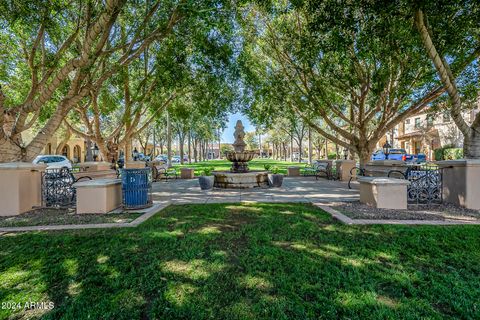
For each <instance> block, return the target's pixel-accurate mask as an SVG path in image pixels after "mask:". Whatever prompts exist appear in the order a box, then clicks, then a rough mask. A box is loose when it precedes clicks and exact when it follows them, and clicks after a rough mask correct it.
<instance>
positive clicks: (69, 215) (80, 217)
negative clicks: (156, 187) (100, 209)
mask: <svg viewBox="0 0 480 320" xmlns="http://www.w3.org/2000/svg"><path fill="white" fill-rule="evenodd" d="M141 215H142V214H141V213H138V212H131V213H130V212H122V213H107V214H76V213H75V209H73V208H62V209H56V208H42V209H35V210H32V211H29V212H26V213H23V214H20V215H17V216H8V217H0V227H25V226H43V225H63V224H92V223H127V222H131V221H133V220H135V219H136V218H138V217H139V216H141Z"/></svg>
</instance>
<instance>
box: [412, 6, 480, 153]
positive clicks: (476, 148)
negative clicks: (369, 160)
mask: <svg viewBox="0 0 480 320" xmlns="http://www.w3.org/2000/svg"><path fill="white" fill-rule="evenodd" d="M413 14H414V17H415V25H416V27H417V29H418V32H419V35H420V38H421V39H422V43H423V46H424V48H425V49H426V54H427V55H428V57H429V59H430V60H431V61H432V64H433V65H434V67H435V69H436V71H437V74H438V77H439V80H440V82H441V84H443V86H444V87H445V88H446V91H447V93H448V97H449V100H450V112H451V115H452V119H453V120H454V122H455V124H456V125H457V126H458V128H459V129H460V131H461V132H462V134H463V137H464V141H463V149H464V156H465V158H473V159H480V112H479V113H477V114H476V116H475V118H474V119H473V121H472V122H471V123H468V122H467V121H466V120H465V118H464V116H463V114H464V111H465V110H469V109H472V108H475V107H476V108H480V62H479V56H480V3H479V2H478V1H449V2H440V3H438V2H436V1H435V2H431V1H425V2H423V3H421V6H418V7H415V8H414V13H413ZM473 62H476V64H474V63H473ZM458 64H463V65H466V66H467V68H466V71H465V72H464V73H463V74H462V75H461V76H460V77H459V78H458V79H457V77H456V75H455V74H454V73H453V71H452V69H453V67H452V66H455V65H458Z"/></svg>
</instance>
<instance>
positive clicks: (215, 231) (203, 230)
mask: <svg viewBox="0 0 480 320" xmlns="http://www.w3.org/2000/svg"><path fill="white" fill-rule="evenodd" d="M197 233H200V234H205V235H206V234H219V233H222V231H220V229H219V228H218V227H216V226H206V227H203V228H201V229H200V230H198V231H197Z"/></svg>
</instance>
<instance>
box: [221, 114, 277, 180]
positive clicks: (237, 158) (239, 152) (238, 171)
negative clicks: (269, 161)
mask: <svg viewBox="0 0 480 320" xmlns="http://www.w3.org/2000/svg"><path fill="white" fill-rule="evenodd" d="M233 137H234V138H235V141H234V143H233V144H232V145H233V149H234V151H229V152H227V153H226V157H227V160H228V161H231V162H232V167H231V168H230V172H228V171H214V172H213V175H214V177H215V182H214V186H215V187H217V188H233V189H245V188H254V187H264V186H268V173H267V171H250V170H249V168H248V162H249V161H250V160H252V159H253V157H254V156H255V151H247V150H245V146H246V145H247V144H246V143H245V141H244V138H245V131H244V127H243V124H242V121H240V120H238V121H237V124H236V125H235V132H234V133H233Z"/></svg>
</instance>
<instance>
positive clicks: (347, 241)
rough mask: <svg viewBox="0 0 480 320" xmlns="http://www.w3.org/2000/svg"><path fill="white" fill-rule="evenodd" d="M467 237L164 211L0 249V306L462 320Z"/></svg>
mask: <svg viewBox="0 0 480 320" xmlns="http://www.w3.org/2000/svg"><path fill="white" fill-rule="evenodd" d="M479 234H480V232H479V229H478V228H467V229H464V228H459V227H456V228H429V227H416V228H412V227H398V226H396V227H384V226H381V227H361V226H354V227H352V226H345V225H341V224H339V223H337V222H335V221H334V220H332V218H331V217H330V216H329V215H327V214H325V213H322V212H321V211H320V210H318V209H316V208H315V207H313V206H310V205H308V204H279V203H269V204H249V205H247V204H215V205H208V206H202V205H186V206H171V207H169V208H167V209H166V210H164V211H162V212H161V213H160V214H158V215H156V216H154V217H153V218H152V219H150V220H149V221H147V222H146V223H144V224H142V225H141V226H139V227H138V228H134V229H121V230H116V229H106V230H101V231H100V230H97V231H91V230H90V231H87V230H86V231H76V232H49V233H46V232H43V233H31V234H20V235H16V236H12V237H2V238H0V243H1V244H2V246H1V249H0V253H1V254H0V268H1V270H2V271H4V272H6V274H11V276H10V278H13V279H10V282H5V283H4V284H3V285H2V286H1V287H0V288H1V289H0V301H5V300H11V299H20V298H22V297H23V298H25V297H28V296H29V295H33V296H34V297H37V296H38V297H40V296H42V295H43V297H46V298H48V299H50V300H51V301H53V302H54V303H55V309H54V310H52V311H49V312H47V313H45V314H43V317H44V318H47V319H60V318H74V319H86V318H93V319H96V318H102V319H180V318H191V319H206V318H224V319H236V318H238V319H241V318H243V319H260V318H265V319H268V318H275V319H293V318H298V319H318V318H370V319H374V318H382V319H383V318H418V317H433V318H435V317H448V316H454V315H456V316H460V317H465V318H468V317H469V316H471V315H478V312H479V311H478V307H477V309H475V307H474V306H475V303H477V302H476V301H479V299H478V298H479V296H480V293H479V291H478V288H475V287H474V285H473V284H472V283H475V279H478V270H477V269H476V268H475V266H476V265H477V264H476V263H477V262H478V260H476V259H478V258H479V253H478V252H473V254H472V249H474V248H475V247H476V246H477V245H478V242H477V245H475V241H476V240H478V239H479ZM446 236H448V239H446V238H445V237H446ZM459 241H462V244H459V243H458V242H459ZM450 249H451V250H456V252H455V251H450ZM6 252H8V254H5V253H6ZM476 261H477V262H476ZM452 270H453V271H455V272H456V274H455V273H454V272H453V271H452ZM21 271H23V272H25V273H26V274H23V278H22V277H19V278H17V279H15V278H14V272H21ZM451 281H455V282H456V285H454V286H451V288H450V289H449V290H447V288H446V287H445V286H447V285H448V283H449V282H451ZM475 312H476V314H475Z"/></svg>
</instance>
